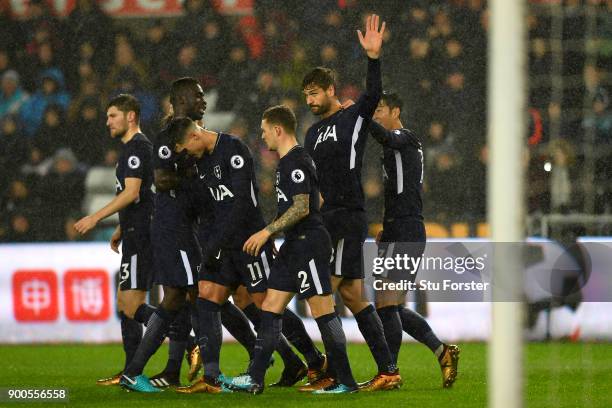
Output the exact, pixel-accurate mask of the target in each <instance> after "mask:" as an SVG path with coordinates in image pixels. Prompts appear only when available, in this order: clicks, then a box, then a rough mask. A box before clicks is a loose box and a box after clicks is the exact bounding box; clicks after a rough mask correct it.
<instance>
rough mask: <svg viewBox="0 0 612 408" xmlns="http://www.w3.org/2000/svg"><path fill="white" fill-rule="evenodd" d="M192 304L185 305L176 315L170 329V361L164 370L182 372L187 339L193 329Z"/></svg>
mask: <svg viewBox="0 0 612 408" xmlns="http://www.w3.org/2000/svg"><path fill="white" fill-rule="evenodd" d="M189 309H190V305H185V306H183V308H182V309H181V310H180V311H179V313H178V315H177V316H176V317H175V319H174V321H173V322H172V324H170V328H169V330H168V339H169V340H170V346H169V348H168V362H167V363H166V368H164V372H166V373H180V372H181V365H182V363H183V355H184V354H185V349H186V348H187V340H188V338H189V332H190V331H191V322H190V311H189Z"/></svg>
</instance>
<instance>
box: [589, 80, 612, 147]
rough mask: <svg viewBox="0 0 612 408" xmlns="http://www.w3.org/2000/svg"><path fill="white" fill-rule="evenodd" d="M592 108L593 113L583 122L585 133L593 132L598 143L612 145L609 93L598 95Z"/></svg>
mask: <svg viewBox="0 0 612 408" xmlns="http://www.w3.org/2000/svg"><path fill="white" fill-rule="evenodd" d="M602 91H603V89H602ZM591 108H592V112H590V113H587V114H586V115H585V117H584V119H583V121H582V127H583V129H584V130H585V133H587V132H589V131H592V132H593V133H594V134H593V136H594V138H595V142H596V143H605V144H607V145H612V110H611V109H610V98H609V96H608V94H607V92H599V93H598V94H596V95H595V97H594V99H593V101H592V105H591ZM587 140H589V139H588V138H587ZM589 141H590V140H589Z"/></svg>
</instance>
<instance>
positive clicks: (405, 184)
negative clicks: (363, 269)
mask: <svg viewBox="0 0 612 408" xmlns="http://www.w3.org/2000/svg"><path fill="white" fill-rule="evenodd" d="M402 105H403V103H402V100H401V99H400V97H399V96H398V95H397V94H396V93H387V92H384V93H383V96H382V98H381V100H380V102H379V103H378V107H377V108H376V111H375V112H374V121H375V122H373V123H371V124H370V128H369V130H370V133H371V135H372V137H374V139H376V141H377V142H378V143H380V144H381V145H382V147H383V158H382V163H383V178H384V193H385V210H384V217H383V230H382V231H381V233H380V234H379V235H378V237H377V241H378V242H379V254H384V255H385V256H388V257H392V256H395V255H396V254H397V253H398V250H399V251H403V252H404V253H407V254H408V255H409V256H410V257H412V258H413V259H416V258H420V257H421V256H422V255H423V252H424V250H425V241H426V234H425V226H424V224H423V215H422V210H423V201H422V199H421V192H422V187H423V148H422V146H421V142H420V140H419V138H418V137H417V136H416V135H415V134H414V132H412V131H411V130H408V129H405V128H404V127H403V125H402V122H401V113H402ZM391 244H393V245H391ZM389 251H393V253H389ZM416 276H417V275H416V271H415V272H414V273H411V271H406V270H404V271H397V270H392V271H388V272H387V275H386V276H385V277H384V279H388V280H391V281H394V282H397V281H400V280H401V281H412V282H414V280H415V279H416ZM405 303H406V291H400V292H398V291H377V292H376V309H377V311H378V314H379V316H380V318H381V320H382V323H383V327H384V329H385V337H386V338H387V344H389V349H390V350H391V355H392V356H393V358H394V361H396V362H397V356H398V354H399V349H400V346H401V343H402V329H403V330H404V331H405V332H406V333H408V334H409V335H411V336H412V337H414V338H415V339H416V340H418V341H419V342H421V343H423V344H425V345H426V346H427V347H429V349H430V350H431V351H432V352H433V353H434V354H435V355H436V357H437V359H438V362H439V363H440V369H441V370H442V386H443V387H445V388H447V387H450V386H452V384H453V383H454V382H455V379H456V377H457V365H458V362H459V348H458V347H457V346H455V345H452V344H444V343H442V342H441V341H440V340H439V339H438V337H437V336H436V335H435V333H434V332H433V330H432V329H431V327H429V324H427V321H426V320H425V319H424V318H423V317H422V316H421V315H419V314H418V313H416V312H414V311H412V310H410V309H407V308H405V307H404V305H405Z"/></svg>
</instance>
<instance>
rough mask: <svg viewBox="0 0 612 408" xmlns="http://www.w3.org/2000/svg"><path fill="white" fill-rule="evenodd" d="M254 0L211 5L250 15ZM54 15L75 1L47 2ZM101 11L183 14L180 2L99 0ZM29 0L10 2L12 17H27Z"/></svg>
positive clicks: (63, 13)
mask: <svg viewBox="0 0 612 408" xmlns="http://www.w3.org/2000/svg"><path fill="white" fill-rule="evenodd" d="M253 1H254V0H212V1H211V2H212V4H213V5H214V6H215V7H216V8H217V10H219V12H220V13H223V14H250V13H252V11H253ZM47 3H48V4H49V5H50V6H51V7H52V9H53V10H54V12H55V14H56V15H58V16H67V15H68V14H70V12H71V11H72V9H74V7H75V5H76V3H77V0H47ZM98 3H99V4H100V6H101V7H102V9H103V10H104V11H105V12H106V13H108V14H109V15H111V16H115V17H171V16H177V15H180V14H182V13H183V1H182V0H99V2H98ZM28 4H29V0H10V7H11V12H12V14H13V15H15V16H18V17H23V16H26V15H27V12H28Z"/></svg>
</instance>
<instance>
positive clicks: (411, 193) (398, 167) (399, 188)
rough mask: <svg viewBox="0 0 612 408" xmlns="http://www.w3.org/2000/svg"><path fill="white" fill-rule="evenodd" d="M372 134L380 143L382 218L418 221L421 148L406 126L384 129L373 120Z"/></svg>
mask: <svg viewBox="0 0 612 408" xmlns="http://www.w3.org/2000/svg"><path fill="white" fill-rule="evenodd" d="M370 131H371V133H372V136H373V137H374V138H375V139H376V141H378V142H379V143H380V144H381V145H382V146H383V157H382V165H383V179H384V186H385V220H389V219H397V218H406V217H410V218H417V219H420V220H422V219H423V216H422V211H423V200H422V198H421V194H422V191H423V147H422V145H421V142H420V141H419V139H418V137H417V136H416V135H415V134H414V133H413V132H412V131H411V130H408V129H396V130H386V129H385V128H384V127H382V126H381V125H379V124H378V123H376V122H372V123H371V125H370Z"/></svg>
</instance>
